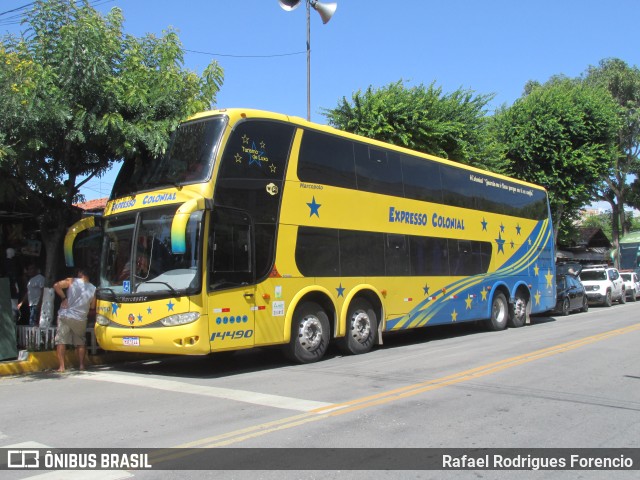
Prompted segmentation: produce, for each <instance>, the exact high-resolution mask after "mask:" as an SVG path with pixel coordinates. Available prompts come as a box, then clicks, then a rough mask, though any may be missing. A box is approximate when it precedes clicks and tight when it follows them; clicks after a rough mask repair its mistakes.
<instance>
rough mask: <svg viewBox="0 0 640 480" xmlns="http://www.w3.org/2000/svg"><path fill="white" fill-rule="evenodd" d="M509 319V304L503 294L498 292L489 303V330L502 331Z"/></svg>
mask: <svg viewBox="0 0 640 480" xmlns="http://www.w3.org/2000/svg"><path fill="white" fill-rule="evenodd" d="M508 319H509V304H508V303H507V299H506V297H505V296H504V293H501V292H498V293H496V294H495V295H494V296H493V302H492V303H491V318H490V319H489V320H487V327H489V330H494V331H498V330H504V329H505V328H507V321H508Z"/></svg>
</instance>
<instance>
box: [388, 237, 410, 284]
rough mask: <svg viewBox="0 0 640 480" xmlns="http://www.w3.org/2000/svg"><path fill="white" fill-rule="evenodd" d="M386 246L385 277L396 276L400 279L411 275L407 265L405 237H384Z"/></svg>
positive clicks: (407, 252) (407, 253)
mask: <svg viewBox="0 0 640 480" xmlns="http://www.w3.org/2000/svg"><path fill="white" fill-rule="evenodd" d="M386 241H387V243H386V245H385V249H384V262H385V271H386V272H387V275H398V276H400V277H404V276H408V275H410V274H411V266H410V263H409V245H408V243H407V237H406V236H405V235H395V234H391V233H389V234H387V235H386Z"/></svg>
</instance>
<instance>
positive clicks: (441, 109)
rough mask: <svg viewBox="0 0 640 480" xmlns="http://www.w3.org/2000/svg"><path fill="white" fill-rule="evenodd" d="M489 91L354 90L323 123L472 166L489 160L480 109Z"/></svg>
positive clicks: (329, 111) (400, 83)
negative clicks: (476, 92)
mask: <svg viewBox="0 0 640 480" xmlns="http://www.w3.org/2000/svg"><path fill="white" fill-rule="evenodd" d="M492 99H493V95H475V94H474V92H472V91H470V90H462V89H458V90H456V91H454V92H453V93H449V94H444V93H443V92H442V88H441V87H436V86H435V84H434V83H432V84H431V85H429V86H428V87H425V86H424V85H422V84H421V85H418V86H416V87H407V86H405V85H404V83H403V81H402V80H400V81H398V82H395V83H392V84H390V85H387V86H385V87H382V88H378V89H375V88H373V87H371V86H370V87H369V88H367V90H366V91H365V92H364V93H363V92H362V91H360V90H359V91H357V92H355V93H354V94H353V95H352V100H351V101H349V100H347V98H346V97H343V98H342V101H341V102H339V103H338V106H337V107H336V108H333V109H325V110H324V115H325V116H326V117H327V119H328V120H329V123H330V124H331V125H332V126H334V127H336V128H339V129H341V130H345V131H348V132H352V133H355V134H358V135H362V136H365V137H369V138H374V139H377V140H381V141H384V142H388V143H392V144H395V145H399V146H402V147H406V148H410V149H412V150H417V151H421V152H424V153H430V154H432V155H438V156H440V157H444V158H450V159H452V160H456V161H459V162H462V163H466V164H471V165H475V166H485V167H486V166H488V164H489V163H490V162H491V159H492V158H493V157H492V155H491V154H489V150H490V144H489V143H488V141H487V140H488V138H489V137H488V136H487V135H486V126H487V119H486V116H485V113H486V112H485V109H486V106H487V104H488V102H490V101H491V100H492Z"/></svg>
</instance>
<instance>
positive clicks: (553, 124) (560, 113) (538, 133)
mask: <svg viewBox="0 0 640 480" xmlns="http://www.w3.org/2000/svg"><path fill="white" fill-rule="evenodd" d="M618 119H619V117H618V106H617V105H616V103H615V102H614V101H613V99H612V98H611V95H609V93H608V92H607V91H606V90H604V89H603V88H599V87H597V86H594V85H589V84H586V83H584V82H582V81H579V80H571V79H568V78H566V77H554V78H552V79H551V80H550V81H548V82H547V83H545V84H543V85H540V84H535V83H530V84H528V85H527V87H526V88H525V94H524V95H523V96H522V97H521V98H519V99H518V100H516V102H515V103H514V104H513V105H512V106H511V107H503V108H502V109H501V110H500V111H499V112H498V113H497V114H496V116H495V122H496V123H495V125H494V127H495V132H496V136H497V141H498V143H499V144H500V145H501V147H502V148H503V149H504V150H503V155H504V161H505V165H504V170H505V171H506V172H507V173H508V174H510V175H513V176H515V177H516V178H520V179H522V180H527V181H530V182H533V183H537V184H539V185H543V186H544V187H546V188H547V190H548V191H549V200H550V204H551V211H552V215H553V218H554V222H555V225H556V235H557V233H558V229H561V228H563V225H566V224H567V223H568V222H570V221H572V220H573V219H575V218H576V217H577V215H578V214H579V211H580V209H581V208H582V207H584V206H585V205H587V204H589V203H590V202H591V200H592V198H593V195H594V186H595V185H597V184H598V183H599V182H600V180H601V179H602V178H603V176H606V175H608V174H610V172H611V170H612V167H613V160H614V159H615V157H616V155H617V146H616V140H617V133H618V130H619V120H618Z"/></svg>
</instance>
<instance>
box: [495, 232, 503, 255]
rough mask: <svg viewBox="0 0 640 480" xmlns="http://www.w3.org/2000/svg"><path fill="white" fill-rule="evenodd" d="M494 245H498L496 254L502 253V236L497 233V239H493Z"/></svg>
mask: <svg viewBox="0 0 640 480" xmlns="http://www.w3.org/2000/svg"><path fill="white" fill-rule="evenodd" d="M495 240H496V244H497V245H498V253H500V252H502V253H504V242H505V241H504V240H503V239H502V235H501V234H500V233H498V238H496V239H495Z"/></svg>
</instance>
